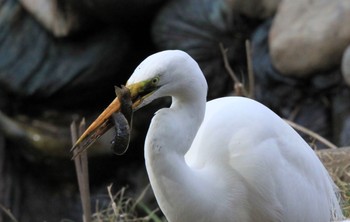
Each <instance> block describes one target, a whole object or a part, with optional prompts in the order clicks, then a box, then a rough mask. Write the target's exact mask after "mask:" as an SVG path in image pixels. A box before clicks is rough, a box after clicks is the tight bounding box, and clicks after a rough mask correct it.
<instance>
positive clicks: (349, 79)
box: [341, 45, 350, 86]
mask: <svg viewBox="0 0 350 222" xmlns="http://www.w3.org/2000/svg"><path fill="white" fill-rule="evenodd" d="M341 71H342V74H343V78H344V80H345V82H346V84H348V86H350V45H349V46H348V47H347V48H346V50H345V52H344V54H343V59H342V62H341Z"/></svg>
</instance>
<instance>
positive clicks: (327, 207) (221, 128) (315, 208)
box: [186, 97, 342, 222]
mask: <svg viewBox="0 0 350 222" xmlns="http://www.w3.org/2000/svg"><path fill="white" fill-rule="evenodd" d="M186 161H187V163H188V164H189V165H190V166H191V167H192V168H194V169H196V170H198V171H203V172H204V171H208V172H210V173H212V174H217V180H218V184H221V185H220V186H221V187H220V188H219V189H223V190H226V192H227V195H226V197H227V200H226V201H227V202H229V203H230V204H232V208H235V207H241V209H237V210H236V211H235V213H236V216H237V212H238V214H240V215H238V217H240V218H241V219H242V221H305V222H306V221H308V222H310V221H318V222H322V221H325V222H326V221H327V222H328V221H330V220H334V219H341V218H342V214H341V209H340V207H339V204H338V199H337V196H336V194H335V192H334V190H335V188H336V187H335V186H334V184H333V182H332V180H331V179H330V177H329V175H328V173H327V171H326V169H325V168H324V166H323V165H322V163H321V162H320V160H319V159H318V158H317V156H316V155H315V153H314V151H313V150H312V149H311V148H310V147H309V146H308V145H307V144H306V142H305V141H304V140H303V139H302V138H301V137H300V136H299V135H298V134H297V133H296V132H295V131H294V130H293V129H292V128H291V127H290V126H289V125H288V124H287V123H285V122H284V121H283V120H282V119H281V118H279V117H278V116H277V115H276V114H275V113H273V112H272V111H271V110H269V109H268V108H266V107H265V106H263V105H262V104H260V103H258V102H255V101H253V100H250V99H247V98H241V97H226V98H220V99H216V100H213V101H210V102H208V103H207V109H206V114H205V118H204V121H203V123H202V125H201V127H200V129H199V131H198V133H197V135H196V138H195V139H194V142H193V144H192V146H191V149H190V150H189V152H188V153H187V154H186ZM220 181H221V182H220ZM237 185H238V187H237ZM230 193H232V195H230ZM237 197H238V198H237ZM242 203H245V204H242ZM332 215H335V217H334V218H332Z"/></svg>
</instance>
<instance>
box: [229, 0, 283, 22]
mask: <svg viewBox="0 0 350 222" xmlns="http://www.w3.org/2000/svg"><path fill="white" fill-rule="evenodd" d="M228 2H230V4H231V5H232V8H233V9H235V10H237V11H238V12H240V13H242V14H243V15H246V16H248V17H251V18H260V19H264V18H268V17H271V16H273V15H274V14H275V12H276V9H277V7H278V5H279V3H280V2H281V0H228Z"/></svg>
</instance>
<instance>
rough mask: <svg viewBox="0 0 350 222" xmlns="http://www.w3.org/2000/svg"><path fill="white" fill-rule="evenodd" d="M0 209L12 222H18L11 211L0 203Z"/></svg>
mask: <svg viewBox="0 0 350 222" xmlns="http://www.w3.org/2000/svg"><path fill="white" fill-rule="evenodd" d="M0 210H2V211H3V212H4V213H5V214H6V215H7V216H8V217H9V218H10V219H11V221H12V222H18V220H17V219H16V218H15V216H14V215H13V214H12V213H11V211H10V210H9V209H7V208H6V207H5V206H4V205H2V204H0ZM0 219H1V218H0Z"/></svg>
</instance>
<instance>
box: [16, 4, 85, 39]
mask: <svg viewBox="0 0 350 222" xmlns="http://www.w3.org/2000/svg"><path fill="white" fill-rule="evenodd" d="M20 2H21V4H22V5H23V7H24V8H25V9H26V10H27V11H28V12H29V13H30V14H31V15H32V16H33V17H34V18H35V19H37V20H38V21H39V22H40V23H41V24H42V25H43V26H44V27H45V28H46V29H47V30H49V31H50V32H51V33H53V35H54V36H56V37H65V36H68V34H70V33H71V32H72V31H74V30H75V29H77V28H78V27H79V16H78V15H77V14H76V13H74V11H72V8H71V6H70V5H69V4H60V6H59V4H58V1H57V0H20Z"/></svg>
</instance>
